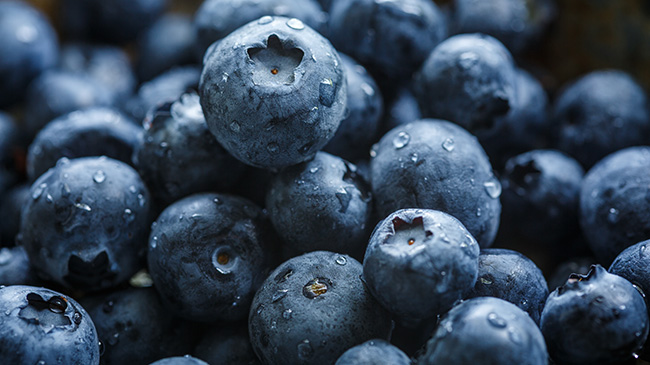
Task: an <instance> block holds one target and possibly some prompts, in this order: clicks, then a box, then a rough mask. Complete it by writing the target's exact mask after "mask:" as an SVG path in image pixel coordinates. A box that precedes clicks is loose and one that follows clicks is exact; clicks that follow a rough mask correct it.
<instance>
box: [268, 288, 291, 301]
mask: <svg viewBox="0 0 650 365" xmlns="http://www.w3.org/2000/svg"><path fill="white" fill-rule="evenodd" d="M287 292H289V290H287V289H278V291H276V292H275V293H274V294H273V296H272V297H271V302H272V303H275V302H277V301H278V300H280V299H282V298H284V297H286V296H287Z"/></svg>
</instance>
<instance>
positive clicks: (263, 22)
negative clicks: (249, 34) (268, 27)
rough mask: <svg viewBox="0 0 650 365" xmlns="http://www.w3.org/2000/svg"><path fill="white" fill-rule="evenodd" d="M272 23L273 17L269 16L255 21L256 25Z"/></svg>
mask: <svg viewBox="0 0 650 365" xmlns="http://www.w3.org/2000/svg"><path fill="white" fill-rule="evenodd" d="M272 21H273V17H272V16H270V15H266V16H263V17H261V18H260V19H259V20H258V21H257V24H261V25H264V24H269V23H270V22H272Z"/></svg>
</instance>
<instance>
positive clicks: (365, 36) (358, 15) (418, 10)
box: [329, 0, 447, 81]
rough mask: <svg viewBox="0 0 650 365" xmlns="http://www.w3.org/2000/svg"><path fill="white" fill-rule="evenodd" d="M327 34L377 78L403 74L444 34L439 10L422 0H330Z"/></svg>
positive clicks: (415, 66)
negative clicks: (376, 75) (375, 74)
mask: <svg viewBox="0 0 650 365" xmlns="http://www.w3.org/2000/svg"><path fill="white" fill-rule="evenodd" d="M329 33H330V39H331V41H332V43H333V44H334V46H335V47H336V48H337V49H338V50H340V51H341V52H343V53H345V54H348V55H350V56H352V57H353V58H354V59H356V60H357V61H359V62H360V63H361V64H362V65H364V66H366V67H368V68H369V69H370V70H371V71H373V72H376V73H377V74H379V75H381V76H382V77H383V78H388V79H392V80H399V81H401V80H405V79H408V78H409V77H410V75H411V74H412V73H413V72H414V71H415V70H416V69H417V68H418V67H420V65H421V64H422V62H423V61H424V60H425V59H426V57H427V56H428V55H429V52H431V50H432V49H433V48H434V47H435V46H436V45H437V44H438V43H439V42H440V41H442V40H443V39H444V38H445V36H446V35H447V34H446V33H447V30H446V24H445V21H444V18H443V15H442V12H441V11H440V9H438V7H437V6H436V4H435V3H434V2H432V1H428V0H399V1H395V0H389V1H374V0H334V1H332V5H331V7H330V21H329Z"/></svg>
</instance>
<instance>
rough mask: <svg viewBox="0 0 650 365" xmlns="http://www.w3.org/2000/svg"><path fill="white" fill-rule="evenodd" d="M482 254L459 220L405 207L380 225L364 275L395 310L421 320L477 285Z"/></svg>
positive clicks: (376, 294) (379, 297) (382, 300)
mask: <svg viewBox="0 0 650 365" xmlns="http://www.w3.org/2000/svg"><path fill="white" fill-rule="evenodd" d="M478 256H479V247H478V244H477V243H476V240H475V239H474V237H472V235H471V234H469V232H468V231H467V230H466V229H465V227H464V226H463V225H462V224H461V223H460V221H458V220H457V219H456V218H454V217H452V216H450V215H449V214H446V213H443V212H440V211H436V210H430V209H402V210H398V211H397V212H395V213H393V214H391V215H389V216H388V217H386V219H384V220H383V221H381V222H379V224H378V225H377V227H375V231H374V232H373V233H372V236H371V237H370V241H369V243H368V249H367V250H366V255H365V256H364V258H363V277H364V279H365V280H366V282H367V283H368V289H370V292H371V293H372V294H373V295H374V297H375V298H377V300H378V301H379V303H381V305H383V306H384V308H386V309H387V310H388V311H389V312H391V313H392V314H394V315H395V316H397V317H398V318H399V319H403V320H406V321H407V322H408V321H419V320H422V319H427V318H431V317H435V316H436V315H438V314H442V313H444V312H445V311H447V310H448V309H449V308H451V307H452V305H453V304H454V302H456V301H457V300H460V299H461V298H462V296H463V294H465V293H467V292H468V291H469V289H470V288H472V286H474V283H475V282H476V278H477V274H478Z"/></svg>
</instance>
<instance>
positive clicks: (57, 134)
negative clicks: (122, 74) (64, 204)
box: [27, 107, 142, 181]
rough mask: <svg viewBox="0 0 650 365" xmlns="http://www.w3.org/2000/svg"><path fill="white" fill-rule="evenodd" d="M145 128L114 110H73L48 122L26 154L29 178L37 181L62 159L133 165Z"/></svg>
mask: <svg viewBox="0 0 650 365" xmlns="http://www.w3.org/2000/svg"><path fill="white" fill-rule="evenodd" d="M141 138H142V128H141V127H140V126H138V125H136V124H135V123H134V122H133V121H132V120H131V119H129V118H128V117H126V116H125V115H124V114H122V113H121V112H120V111H118V110H116V109H113V108H105V107H102V108H90V109H85V110H80V111H74V112H72V113H68V114H66V115H63V116H61V117H59V118H57V119H55V120H53V121H52V122H50V123H48V124H47V125H46V126H45V127H44V128H43V129H41V131H40V132H39V133H38V134H37V135H36V137H35V138H34V141H33V142H32V144H31V145H30V146H29V151H28V153H27V175H28V177H29V179H30V180H31V181H34V180H36V179H37V178H38V177H39V176H41V175H42V174H43V173H45V171H47V170H48V169H49V168H51V167H54V165H56V162H57V161H58V160H59V159H60V158H61V157H67V158H70V159H72V158H79V157H87V156H107V157H110V158H114V159H116V160H120V161H122V162H124V163H127V164H131V163H132V162H131V157H132V155H133V150H134V149H135V148H136V146H137V145H138V144H139V143H140V139H141Z"/></svg>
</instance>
